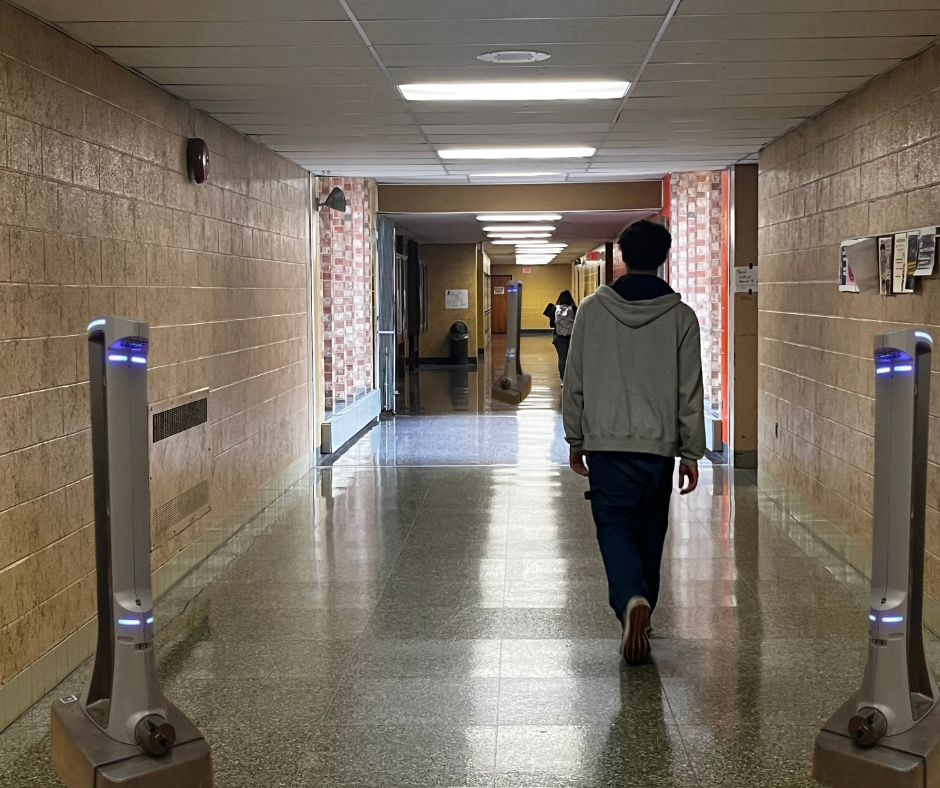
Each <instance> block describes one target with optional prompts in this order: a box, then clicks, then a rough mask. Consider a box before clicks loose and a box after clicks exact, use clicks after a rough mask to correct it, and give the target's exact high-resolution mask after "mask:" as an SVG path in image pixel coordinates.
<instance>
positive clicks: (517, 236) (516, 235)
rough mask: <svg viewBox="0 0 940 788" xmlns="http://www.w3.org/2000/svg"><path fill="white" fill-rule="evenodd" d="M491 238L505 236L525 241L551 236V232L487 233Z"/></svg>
mask: <svg viewBox="0 0 940 788" xmlns="http://www.w3.org/2000/svg"><path fill="white" fill-rule="evenodd" d="M487 235H489V237H490V238H505V239H511V240H513V241H524V240H527V239H531V238H551V237H552V234H551V233H487Z"/></svg>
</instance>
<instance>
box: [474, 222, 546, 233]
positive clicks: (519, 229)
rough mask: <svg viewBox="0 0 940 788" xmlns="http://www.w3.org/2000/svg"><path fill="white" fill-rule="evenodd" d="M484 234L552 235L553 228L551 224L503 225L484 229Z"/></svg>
mask: <svg viewBox="0 0 940 788" xmlns="http://www.w3.org/2000/svg"><path fill="white" fill-rule="evenodd" d="M483 232H485V233H553V232H555V226H554V225H551V224H504V225H502V226H497V227H494V226H493V225H490V226H489V227H484V228H483Z"/></svg>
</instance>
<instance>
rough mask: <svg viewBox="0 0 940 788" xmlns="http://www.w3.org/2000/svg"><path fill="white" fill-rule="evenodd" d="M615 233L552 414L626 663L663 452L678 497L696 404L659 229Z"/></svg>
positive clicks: (668, 489) (682, 322)
mask: <svg viewBox="0 0 940 788" xmlns="http://www.w3.org/2000/svg"><path fill="white" fill-rule="evenodd" d="M619 243H620V249H621V251H622V252H623V259H624V262H625V263H626V267H627V273H626V274H625V275H624V276H622V277H620V278H619V279H618V280H617V281H616V282H614V284H613V285H612V286H611V287H606V286H602V287H600V288H598V289H597V291H596V292H595V293H594V294H593V295H591V296H588V297H587V298H585V299H584V301H582V302H581V308H580V310H579V311H578V317H577V320H576V321H575V324H574V331H573V333H572V336H571V348H570V351H569V355H568V368H567V371H566V378H565V382H566V383H567V385H566V386H565V389H564V422H565V438H566V440H567V441H568V444H569V446H570V450H571V456H570V464H571V468H572V470H574V472H575V473H578V474H580V475H581V476H587V477H588V478H589V479H590V483H591V490H590V492H589V493H587V494H586V496H585V497H587V498H589V499H590V501H591V510H592V512H593V514H594V524H595V525H596V526H597V541H598V543H599V544H600V549H601V554H602V556H603V558H604V567H605V569H606V571H607V582H608V586H609V590H610V605H611V607H613V609H614V612H615V613H616V614H617V617H618V618H619V619H620V621H621V623H622V624H623V639H622V641H621V653H622V654H623V656H624V658H625V659H626V660H627V662H629V663H630V664H632V665H635V664H639V663H641V662H644V661H646V659H647V658H648V657H649V652H650V642H649V635H650V632H651V626H650V614H651V613H652V611H653V608H654V607H655V606H656V599H657V597H658V596H659V574H660V564H661V562H662V555H663V543H664V542H665V539H666V529H667V527H668V525H669V499H670V497H671V496H672V474H673V471H674V470H675V458H676V457H679V461H680V465H679V484H680V488H681V489H680V492H681V493H682V494H683V495H684V494H686V493H690V492H692V491H693V490H694V489H695V487H696V485H697V484H698V460H699V459H700V458H701V457H702V455H703V454H704V453H705V405H704V397H703V388H702V360H701V351H700V339H699V324H698V319H697V318H696V316H695V312H694V311H693V310H692V309H691V307H689V306H688V305H686V304H683V303H682V301H681V299H680V297H679V295H678V294H677V293H675V292H674V291H673V289H672V288H671V287H670V286H669V285H668V284H667V283H666V282H664V281H663V280H662V279H660V278H659V277H657V276H656V269H657V268H659V266H661V265H662V264H663V263H664V262H665V261H666V257H667V256H668V254H669V249H670V247H671V245H672V238H671V236H670V235H669V231H668V230H667V229H666V228H665V227H663V226H662V225H661V224H657V223H655V222H651V221H647V220H643V221H640V222H636V223H635V224H632V225H630V227H628V228H627V229H626V230H625V231H624V233H623V235H622V236H621V237H620V242H619Z"/></svg>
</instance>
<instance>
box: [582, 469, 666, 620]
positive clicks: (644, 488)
mask: <svg viewBox="0 0 940 788" xmlns="http://www.w3.org/2000/svg"><path fill="white" fill-rule="evenodd" d="M588 468H589V470H590V472H591V477H590V478H591V491H590V492H589V493H588V494H587V497H588V498H589V499H590V501H591V511H592V513H593V514H594V524H595V525H596V526H597V541H598V544H599V545H600V548H601V555H602V556H603V557H604V568H605V569H606V570H607V584H608V586H609V589H610V606H611V607H612V608H613V609H614V612H615V613H616V614H617V617H618V618H620V619H621V620H623V613H624V611H625V610H626V608H627V603H628V602H629V601H630V600H631V599H632V598H633V597H635V596H642V597H645V598H646V600H647V601H648V602H649V603H650V608H651V609H652V608H654V607H656V600H657V598H658V597H659V571H660V564H661V563H662V558H663V543H664V542H665V540H666V529H667V528H668V527H669V499H670V498H671V497H672V474H673V472H674V471H675V468H676V461H675V459H674V458H673V457H660V456H658V455H656V454H639V453H636V452H614V451H604V452H591V453H590V456H589V457H588Z"/></svg>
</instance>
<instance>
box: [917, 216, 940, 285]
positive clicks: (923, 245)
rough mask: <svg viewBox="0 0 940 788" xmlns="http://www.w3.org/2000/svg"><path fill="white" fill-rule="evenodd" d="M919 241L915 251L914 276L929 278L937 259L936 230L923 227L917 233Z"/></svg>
mask: <svg viewBox="0 0 940 788" xmlns="http://www.w3.org/2000/svg"><path fill="white" fill-rule="evenodd" d="M917 234H918V236H919V237H920V240H919V242H918V249H917V267H916V268H915V270H914V276H930V275H931V274H932V273H933V265H934V261H935V260H936V259H937V228H936V227H924V228H923V229H921V230H918V231H917Z"/></svg>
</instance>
